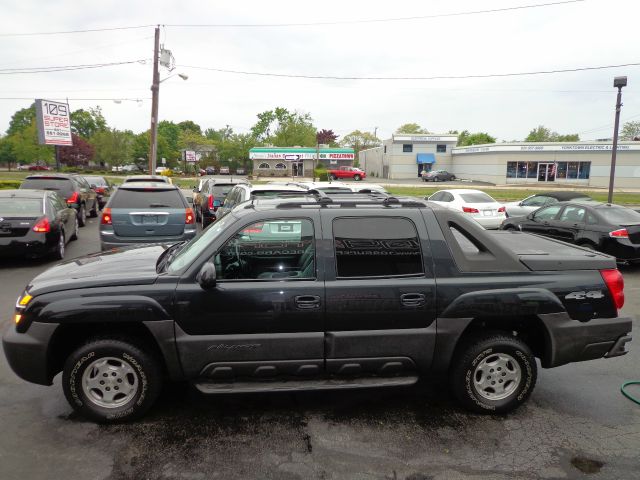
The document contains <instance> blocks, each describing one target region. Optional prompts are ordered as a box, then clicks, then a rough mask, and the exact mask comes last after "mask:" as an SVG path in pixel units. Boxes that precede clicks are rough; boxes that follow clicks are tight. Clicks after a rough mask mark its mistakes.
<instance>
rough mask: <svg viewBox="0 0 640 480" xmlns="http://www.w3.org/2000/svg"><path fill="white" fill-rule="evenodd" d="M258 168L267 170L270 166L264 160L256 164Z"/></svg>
mask: <svg viewBox="0 0 640 480" xmlns="http://www.w3.org/2000/svg"><path fill="white" fill-rule="evenodd" d="M258 168H259V169H260V170H269V169H270V168H271V167H270V166H269V164H268V163H266V162H262V163H261V164H260V165H258Z"/></svg>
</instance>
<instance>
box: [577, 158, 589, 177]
mask: <svg viewBox="0 0 640 480" xmlns="http://www.w3.org/2000/svg"><path fill="white" fill-rule="evenodd" d="M590 173H591V162H580V170H579V172H578V178H582V179H588V178H589V174H590Z"/></svg>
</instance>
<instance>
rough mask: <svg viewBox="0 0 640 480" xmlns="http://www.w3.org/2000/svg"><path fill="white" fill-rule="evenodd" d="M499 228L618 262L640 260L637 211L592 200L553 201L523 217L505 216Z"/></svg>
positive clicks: (639, 218) (639, 226)
mask: <svg viewBox="0 0 640 480" xmlns="http://www.w3.org/2000/svg"><path fill="white" fill-rule="evenodd" d="M500 228H501V229H503V230H520V231H522V232H529V233H536V234H539V235H544V236H545V237H551V238H554V239H557V240H562V241H565V242H569V243H574V244H576V245H579V246H581V247H585V248H589V249H592V250H596V251H598V252H603V253H606V254H608V255H611V256H613V257H616V259H617V260H618V262H621V263H638V262H640V213H638V212H636V211H635V210H632V209H630V208H626V207H622V206H620V205H612V204H607V203H600V202H596V201H593V200H591V201H589V200H573V201H570V202H557V203H554V204H553V205H549V206H547V207H542V208H540V209H539V210H536V211H535V212H532V213H530V214H529V215H527V216H526V217H511V218H508V219H506V220H505V221H504V222H503V223H502V226H501V227H500Z"/></svg>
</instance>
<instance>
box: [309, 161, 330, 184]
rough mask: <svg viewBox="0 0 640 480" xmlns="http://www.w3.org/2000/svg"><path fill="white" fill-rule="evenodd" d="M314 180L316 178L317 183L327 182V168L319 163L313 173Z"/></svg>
mask: <svg viewBox="0 0 640 480" xmlns="http://www.w3.org/2000/svg"><path fill="white" fill-rule="evenodd" d="M313 174H314V176H315V178H318V179H319V180H318V181H319V182H327V181H329V172H328V171H327V167H326V166H325V165H324V164H323V163H320V164H318V165H317V166H316V169H315V170H314V171H313Z"/></svg>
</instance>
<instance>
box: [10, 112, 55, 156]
mask: <svg viewBox="0 0 640 480" xmlns="http://www.w3.org/2000/svg"><path fill="white" fill-rule="evenodd" d="M7 141H8V142H9V144H10V145H11V151H12V152H13V156H14V158H15V161H17V162H20V163H22V164H25V163H36V162H38V161H40V162H44V163H50V162H52V161H53V160H54V150H53V147H52V146H49V145H40V144H38V134H37V128H36V120H35V118H34V119H33V120H32V121H31V124H30V125H29V126H27V127H24V128H22V129H21V130H18V131H16V132H15V133H14V134H12V135H9V136H8V137H7Z"/></svg>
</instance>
